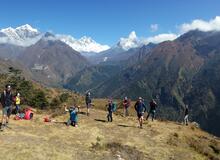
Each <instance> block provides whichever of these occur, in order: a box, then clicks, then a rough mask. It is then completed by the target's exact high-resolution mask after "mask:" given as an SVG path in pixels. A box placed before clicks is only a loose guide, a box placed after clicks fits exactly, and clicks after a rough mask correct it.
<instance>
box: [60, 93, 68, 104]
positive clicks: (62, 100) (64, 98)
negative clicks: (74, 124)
mask: <svg viewBox="0 0 220 160" xmlns="http://www.w3.org/2000/svg"><path fill="white" fill-rule="evenodd" d="M68 98H69V93H63V94H61V95H60V102H61V103H64V102H66V101H67V100H68Z"/></svg>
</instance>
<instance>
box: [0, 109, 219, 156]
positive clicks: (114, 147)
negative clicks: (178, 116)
mask: <svg viewBox="0 0 220 160" xmlns="http://www.w3.org/2000/svg"><path fill="white" fill-rule="evenodd" d="M68 116H69V115H68V114H65V115H63V116H60V117H57V118H55V119H56V120H57V123H44V122H43V117H44V115H35V117H34V119H33V120H32V121H25V120H20V121H14V120H11V122H10V125H9V126H10V128H11V129H9V128H6V129H5V130H4V131H3V132H1V133H0V151H1V154H0V159H5V160H10V159H13V160H14V159H17V160H26V159H31V160H86V159H97V160H99V159H105V160H108V159H109V160H113V159H116V160H123V159H124V160H127V159H132V160H135V159H140V160H141V159H150V160H158V159H162V160H171V159H173V160H178V159H179V160H181V159H184V160H185V159H198V160H199V159H207V156H205V155H203V154H202V153H200V152H198V151H196V150H195V149H194V148H193V147H192V146H190V144H189V142H188V140H190V138H191V137H196V138H200V137H206V138H207V139H210V136H209V135H208V134H207V133H205V132H202V131H200V130H199V129H196V128H193V127H186V126H182V125H179V124H175V123H172V122H158V121H155V122H150V121H149V122H146V121H145V123H144V129H139V128H138V127H137V125H138V124H137V120H136V118H133V117H129V118H124V117H121V116H115V115H114V121H113V122H112V123H108V122H106V112H104V111H100V110H92V112H91V116H89V117H87V116H86V115H83V114H80V115H79V127H78V128H74V127H71V126H70V127H67V126H65V124H64V122H65V121H66V120H67V118H68ZM192 128H193V129H192ZM216 141H217V142H219V141H218V140H216ZM216 154H217V153H216Z"/></svg>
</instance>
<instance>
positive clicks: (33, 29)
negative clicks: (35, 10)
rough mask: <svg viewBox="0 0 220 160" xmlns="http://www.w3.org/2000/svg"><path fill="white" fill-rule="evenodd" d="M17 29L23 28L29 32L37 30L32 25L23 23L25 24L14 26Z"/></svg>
mask: <svg viewBox="0 0 220 160" xmlns="http://www.w3.org/2000/svg"><path fill="white" fill-rule="evenodd" d="M16 30H17V31H19V30H20V31H21V30H24V31H29V32H36V33H38V30H37V29H35V28H33V27H32V26H30V25H29V24H25V25H22V26H19V27H17V28H16Z"/></svg>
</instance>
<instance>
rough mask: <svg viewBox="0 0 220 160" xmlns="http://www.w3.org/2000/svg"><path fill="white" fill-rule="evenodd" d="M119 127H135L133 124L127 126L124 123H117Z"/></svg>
mask: <svg viewBox="0 0 220 160" xmlns="http://www.w3.org/2000/svg"><path fill="white" fill-rule="evenodd" d="M118 126H119V127H124V128H136V127H135V126H128V125H125V124H118Z"/></svg>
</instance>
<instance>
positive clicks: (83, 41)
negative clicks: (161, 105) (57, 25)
mask: <svg viewBox="0 0 220 160" xmlns="http://www.w3.org/2000/svg"><path fill="white" fill-rule="evenodd" d="M57 38H58V39H60V40H61V41H63V42H65V43H66V44H68V45H69V46H70V47H72V48H73V49H74V50H76V51H78V52H95V53H98V52H102V51H105V50H108V49H109V48H110V47H109V46H108V45H101V44H99V43H97V42H95V41H94V40H93V39H92V38H91V37H86V36H83V37H82V38H80V39H78V40H77V39H75V38H73V37H72V36H70V35H57Z"/></svg>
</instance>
